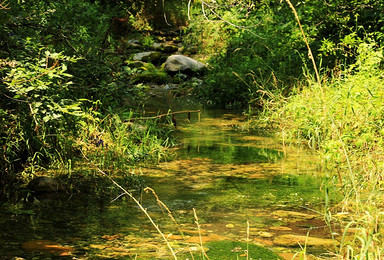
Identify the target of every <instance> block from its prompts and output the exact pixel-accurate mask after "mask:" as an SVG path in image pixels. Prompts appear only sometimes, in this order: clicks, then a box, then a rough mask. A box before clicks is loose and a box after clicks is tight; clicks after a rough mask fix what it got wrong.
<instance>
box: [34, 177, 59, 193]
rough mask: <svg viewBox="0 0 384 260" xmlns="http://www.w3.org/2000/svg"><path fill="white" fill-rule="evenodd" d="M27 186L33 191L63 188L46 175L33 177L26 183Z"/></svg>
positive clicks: (54, 190)
mask: <svg viewBox="0 0 384 260" xmlns="http://www.w3.org/2000/svg"><path fill="white" fill-rule="evenodd" d="M27 188H28V189H29V190H31V191H32V192H34V193H52V192H59V191H63V190H64V188H63V186H62V185H61V184H60V183H58V182H57V181H56V180H54V179H52V178H50V177H47V176H39V177H35V178H33V179H32V180H31V181H30V182H29V183H28V186H27Z"/></svg>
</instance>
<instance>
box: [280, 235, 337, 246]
mask: <svg viewBox="0 0 384 260" xmlns="http://www.w3.org/2000/svg"><path fill="white" fill-rule="evenodd" d="M273 242H274V243H275V245H279V246H287V247H296V246H297V247H298V246H304V245H307V246H318V247H332V246H333V245H334V244H335V243H336V244H338V242H337V241H334V240H332V239H329V238H319V237H307V236H301V235H293V234H287V235H281V236H278V237H275V239H274V240H273Z"/></svg>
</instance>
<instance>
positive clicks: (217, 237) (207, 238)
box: [185, 234, 228, 243]
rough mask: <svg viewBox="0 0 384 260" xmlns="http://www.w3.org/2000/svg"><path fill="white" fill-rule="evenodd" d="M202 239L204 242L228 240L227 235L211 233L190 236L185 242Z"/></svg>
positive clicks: (198, 241)
mask: <svg viewBox="0 0 384 260" xmlns="http://www.w3.org/2000/svg"><path fill="white" fill-rule="evenodd" d="M200 239H201V241H202V242H203V243H206V242H210V241H221V240H228V238H227V237H223V236H220V235H215V234H211V235H208V236H194V237H190V238H188V239H187V240H186V241H185V242H187V243H200Z"/></svg>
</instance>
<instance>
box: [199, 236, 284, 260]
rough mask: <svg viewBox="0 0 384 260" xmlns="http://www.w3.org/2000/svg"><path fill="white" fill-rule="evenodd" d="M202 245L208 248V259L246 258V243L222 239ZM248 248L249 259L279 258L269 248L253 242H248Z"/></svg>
mask: <svg viewBox="0 0 384 260" xmlns="http://www.w3.org/2000/svg"><path fill="white" fill-rule="evenodd" d="M204 246H206V247H208V248H209V251H208V252H207V255H208V257H209V259H221V260H226V259H228V260H229V259H231V260H232V259H246V250H247V244H246V243H244V242H237V241H230V240H223V241H216V242H210V243H206V244H205V245H204ZM248 250H249V259H271V260H272V259H281V258H280V257H279V256H278V255H277V254H275V253H273V252H272V251H271V250H269V249H267V248H264V247H260V246H256V245H254V244H249V245H248Z"/></svg>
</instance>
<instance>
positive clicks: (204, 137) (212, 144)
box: [0, 111, 329, 259]
mask: <svg viewBox="0 0 384 260" xmlns="http://www.w3.org/2000/svg"><path fill="white" fill-rule="evenodd" d="M200 119H201V120H200V121H199V120H198V116H197V114H193V115H192V117H191V122H189V121H188V118H187V116H186V115H179V116H178V117H177V122H178V124H177V136H178V139H177V142H178V143H179V145H178V147H177V148H176V149H175V151H174V152H175V153H176V154H178V156H177V157H176V159H175V160H174V161H169V162H163V163H160V164H158V165H152V166H146V167H144V166H143V167H141V168H137V169H135V172H136V174H141V178H142V179H143V181H145V183H146V185H148V186H149V187H151V188H152V189H153V190H155V192H156V194H157V196H158V197H159V199H160V200H161V201H162V202H163V203H164V204H165V205H166V206H167V207H168V209H169V210H170V211H171V212H172V215H173V217H174V218H175V220H176V221H177V223H178V225H176V224H175V223H174V222H173V221H172V220H171V218H170V217H169V214H168V212H167V210H166V209H165V208H162V207H160V206H159V204H158V203H157V202H156V199H155V197H154V196H153V195H152V194H151V193H144V194H142V196H141V199H142V204H143V206H144V208H146V209H147V211H148V212H149V213H150V215H151V216H152V217H153V219H154V220H155V222H156V224H157V225H159V227H160V228H161V230H162V232H163V233H164V234H165V235H166V236H168V238H169V241H170V243H171V246H172V247H173V248H174V249H175V250H176V251H177V252H178V253H177V256H178V259H188V258H189V259H191V256H190V253H189V250H196V248H197V249H198V244H199V242H198V240H196V239H199V235H198V227H197V224H196V219H195V217H194V212H193V211H194V210H195V212H196V215H197V217H198V223H199V225H200V234H201V235H202V237H203V239H204V241H203V242H204V246H206V248H207V249H209V250H210V251H208V256H209V255H210V256H211V258H210V259H224V258H220V256H218V254H220V252H223V254H226V255H230V256H233V257H234V258H232V259H237V258H236V257H239V259H246V258H245V255H244V250H245V249H244V248H245V246H246V243H244V241H246V240H247V236H249V240H248V241H251V242H249V243H250V244H251V246H250V249H249V250H250V251H251V250H252V254H253V255H254V256H255V257H257V256H259V255H260V256H261V254H268V255H269V256H268V257H271V258H270V259H277V258H278V256H277V254H278V253H281V252H295V250H299V248H291V247H286V248H285V249H284V247H283V249H282V248H281V246H280V247H279V246H275V245H273V241H274V238H275V237H277V236H279V235H281V234H291V233H293V234H300V235H306V234H307V232H308V231H310V232H311V234H312V233H313V234H314V235H316V236H317V237H329V235H328V233H327V232H328V230H327V228H326V226H325V224H324V222H323V221H322V216H321V214H318V213H315V211H321V210H322V206H323V204H324V193H323V191H322V189H321V187H323V186H324V185H327V183H328V181H327V178H326V177H325V175H324V173H322V172H320V171H319V170H318V169H319V165H318V164H317V160H316V157H314V155H313V154H311V153H310V152H309V151H307V150H305V149H301V148H298V147H283V146H282V145H281V144H279V143H278V142H276V141H275V140H274V139H273V138H271V137H265V136H259V135H256V134H253V133H251V132H248V131H242V130H241V129H242V127H241V125H242V123H243V120H244V117H243V116H241V115H238V114H226V113H225V112H224V111H202V113H201V115H200ZM111 186H112V185H111ZM105 194H106V195H105V196H104V197H103V198H95V197H94V196H93V195H92V194H84V193H80V194H75V195H73V196H64V197H57V196H53V197H50V198H42V199H40V200H35V201H19V202H17V203H7V204H4V205H2V206H1V211H0V230H1V234H0V245H1V246H0V256H1V257H0V259H11V258H12V257H22V258H25V259H56V258H57V259H135V257H137V259H159V258H164V259H171V258H172V257H171V255H170V252H169V250H168V249H167V247H166V245H165V243H164V241H163V240H162V238H161V237H160V235H159V234H158V233H157V232H156V230H155V229H154V228H153V226H152V225H151V223H150V222H149V221H148V219H147V218H146V217H145V216H144V214H143V213H142V212H141V211H140V210H139V209H138V207H137V206H136V205H135V204H134V203H133V202H132V201H131V200H130V199H129V198H127V197H125V196H122V197H119V198H117V199H115V197H112V196H109V195H107V194H109V193H108V192H106V193H105ZM135 195H136V196H137V197H138V198H139V197H140V194H135ZM282 210H283V211H294V212H299V213H303V214H312V215H314V216H315V217H314V218H311V219H305V218H304V219H295V220H293V219H290V217H283V216H280V215H279V214H280V213H279V212H280V211H282ZM247 221H248V223H249V235H247ZM180 230H181V232H180ZM171 234H172V235H171ZM41 241H42V242H41ZM36 243H37V244H39V246H35V244H36ZM44 243H45V244H48V246H45V247H44V248H41V247H42V246H41V244H44ZM30 244H32V245H34V246H35V247H33V246H29V247H30V248H28V245H30ZM52 244H53V246H52ZM49 246H51V247H53V248H55V250H56V251H55V250H51V251H49V250H48V249H47V248H50V247H49ZM31 247H32V248H31ZM65 248H70V249H71V250H70V251H69V252H67V251H68V249H67V251H66V249H65ZM191 248H192V249H191ZM210 248H211V249H210ZM239 248H240V249H239ZM220 250H221V251H220ZM228 250H229V251H228ZM265 250H267V251H265ZM308 250H309V251H310V252H313V253H316V252H323V251H324V249H321V250H319V249H317V248H311V249H308ZM311 250H312V251H311ZM225 252H227V253H225ZM228 252H231V253H230V254H229V253H228ZM193 254H195V259H202V258H201V257H200V253H199V252H193ZM252 254H250V255H252ZM225 259H230V258H225ZM262 259H263V258H262ZM266 259H268V258H266Z"/></svg>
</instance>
